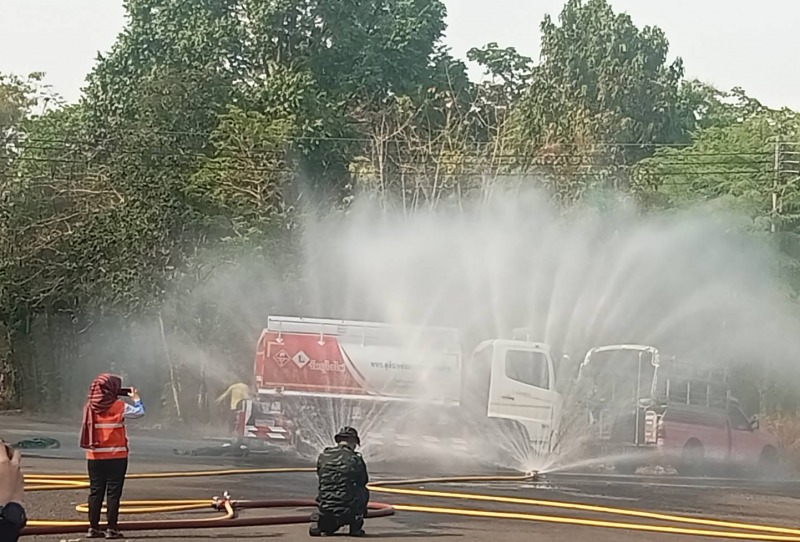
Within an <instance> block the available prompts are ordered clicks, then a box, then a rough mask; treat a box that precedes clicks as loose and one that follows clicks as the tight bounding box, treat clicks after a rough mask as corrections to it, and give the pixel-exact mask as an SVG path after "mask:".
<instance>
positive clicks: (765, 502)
mask: <svg viewBox="0 0 800 542" xmlns="http://www.w3.org/2000/svg"><path fill="white" fill-rule="evenodd" d="M40 435H41V436H51V437H54V438H57V439H59V440H61V441H62V443H63V447H62V448H60V449H58V450H46V451H41V452H39V451H37V452H35V453H33V454H29V455H27V456H26V458H25V460H24V463H25V470H26V472H30V473H38V474H42V473H82V472H83V471H84V469H85V464H84V462H83V460H82V458H81V451H80V450H79V449H78V448H77V446H76V445H75V444H74V443H75V442H76V440H77V435H76V432H75V431H73V430H71V428H64V427H54V426H52V425H48V424H31V423H29V422H24V421H21V420H19V419H3V418H0V436H2V437H3V438H5V439H6V440H9V441H16V440H19V439H20V438H25V437H32V436H40ZM131 440H132V445H133V450H134V451H133V452H132V455H131V467H130V471H131V472H153V471H185V470H210V469H219V468H230V467H248V466H255V465H253V464H252V463H253V462H252V461H250V462H249V464H243V463H242V462H237V461H235V460H222V459H214V458H191V457H179V456H175V455H174V454H172V449H173V448H190V447H192V446H194V445H207V444H208V443H207V442H203V440H202V439H188V438H185V439H180V440H179V439H174V438H164V437H163V436H148V435H144V434H138V435H132V436H131ZM260 463H261V464H259V465H257V466H259V467H269V466H287V465H290V464H294V465H295V466H297V465H296V462H292V460H291V459H287V458H281V457H278V456H275V457H266V458H262V459H261V461H260ZM424 470H425V469H422V471H420V470H416V471H415V472H406V473H403V472H401V470H400V469H399V468H393V467H392V466H387V465H371V471H372V472H371V475H372V477H373V479H374V480H380V479H395V478H398V477H414V478H417V477H420V476H435V475H452V474H456V473H453V472H447V473H445V472H433V471H428V472H424ZM459 474H464V473H459ZM469 474H472V473H469ZM315 484H316V480H315V478H314V476H313V474H307V473H294V474H264V475H252V474H251V475H243V476H242V475H239V476H228V477H207V478H177V479H164V480H129V481H128V482H127V484H126V489H125V496H124V498H125V499H126V500H139V499H142V500H144V499H205V498H210V497H212V496H214V495H220V494H222V493H223V492H224V491H228V492H230V494H231V496H232V497H233V498H238V499H277V498H313V496H314V490H315ZM409 488H418V489H424V490H427V491H446V492H464V493H481V494H487V495H497V496H509V497H514V498H518V499H539V500H547V501H559V502H567V503H570V502H572V503H583V504H593V505H600V506H606V507H619V508H628V509H634V510H646V511H656V512H663V513H669V514H678V515H686V516H694V517H705V518H716V519H721V520H726V521H736V522H752V523H757V524H765V525H779V526H784V527H797V528H800V520H798V517H797V509H798V504H799V503H800V501H798V498H800V484H798V483H795V482H787V481H783V482H781V483H778V484H769V485H768V484H763V483H762V484H754V483H751V482H744V481H730V480H687V479H674V478H664V477H659V478H641V477H639V478H637V477H608V476H587V475H576V474H570V475H553V476H550V477H546V479H545V480H543V481H541V482H538V483H529V482H528V483H519V482H514V483H461V484H447V485H430V484H426V485H422V486H420V485H417V486H409ZM372 496H373V500H376V501H382V502H389V503H393V504H396V505H411V506H416V507H419V506H425V507H435V508H461V509H465V508H468V509H474V510H488V511H502V512H510V513H520V514H537V515H543V516H544V515H547V516H562V517H571V518H579V519H594V520H605V521H617V522H619V521H624V522H636V523H648V522H649V523H650V524H658V525H667V523H665V522H661V521H654V520H646V519H642V518H630V517H628V518H626V517H620V516H608V515H606V514H601V513H598V512H596V511H580V510H569V509H554V508H551V507H546V506H541V505H539V506H533V505H531V504H524V505H523V504H514V503H498V502H486V501H474V500H466V499H456V500H454V499H444V498H433V497H417V496H408V495H393V494H392V495H390V494H380V493H373V495H372ZM85 498H86V490H66V491H44V492H31V493H29V494H28V496H27V507H28V509H29V514H30V516H31V517H32V518H36V519H72V520H76V519H82V518H81V515H80V514H78V513H77V512H75V506H76V505H77V504H79V503H82V502H84V501H85ZM245 513H246V514H250V513H251V512H249V511H248V512H245ZM252 513H254V514H255V513H261V512H256V511H253V512H252ZM272 513H275V512H272ZM197 514H199V515H207V514H206V513H205V512H199V513H183V514H177V515H176V514H172V515H170V516H164V515H161V516H158V515H156V516H153V518H157V517H170V518H174V517H192V516H193V515H197ZM146 518H149V516H137V517H136V519H146ZM670 525H674V524H670ZM682 527H689V528H692V527H693V526H690V525H688V526H687V525H682ZM694 528H700V529H711V528H712V527H707V526H694ZM366 529H367V532H368V534H369V537H371V538H386V539H395V538H396V539H407V538H421V539H427V538H452V539H457V540H458V541H459V542H461V541H463V542H471V541H482V542H484V541H485V542H497V541H499V540H501V539H502V541H503V542H515V541H517V540H519V541H520V542H522V541H523V540H524V541H525V542H530V541H531V540H548V541H554V542H559V541H562V540H563V541H565V542H566V541H568V540H569V541H575V540H577V541H582V540H587V541H589V540H591V541H592V542H617V541H620V542H625V541H633V540H636V541H641V540H648V541H650V540H652V541H656V542H657V541H661V540H664V541H666V540H711V538H708V537H694V536H686V535H676V534H656V533H648V532H644V533H643V532H636V531H630V530H620V529H611V528H602V527H588V526H578V525H567V524H556V523H551V522H545V521H529V520H522V519H495V518H482V517H466V516H463V515H452V514H443V513H430V512H424V513H423V512H410V511H403V510H401V511H398V513H397V514H396V515H395V516H393V517H391V518H385V519H376V520H369V521H368V523H367V525H366ZM129 534H130V537H129V540H159V541H179V540H181V541H182V540H218V541H234V540H267V539H273V538H275V539H280V540H294V539H303V540H307V539H308V535H307V526H306V525H292V526H279V527H258V528H245V529H236V530H218V529H208V530H205V529H204V530H193V531H165V532H139V533H136V532H131V533H129ZM80 539H81V537H80V536H77V535H61V536H49V537H30V538H29V540H42V541H44V540H50V541H62V540H63V541H69V540H80ZM720 539H721V538H714V540H720ZM751 539H753V540H758V539H759V538H758V536H757V535H753V537H752V538H751ZM798 540H800V538H798Z"/></svg>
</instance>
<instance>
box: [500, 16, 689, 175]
mask: <svg viewBox="0 0 800 542" xmlns="http://www.w3.org/2000/svg"><path fill="white" fill-rule="evenodd" d="M541 30H542V34H543V37H542V52H541V58H542V61H541V63H540V64H539V65H538V66H536V67H535V69H534V70H533V75H532V78H531V84H530V85H529V87H528V89H527V91H526V94H525V96H524V97H523V98H522V100H521V101H520V103H519V104H518V106H517V110H516V112H515V117H514V122H515V125H516V126H515V128H516V130H517V138H518V139H519V140H520V145H523V146H524V145H528V142H529V141H531V142H533V143H534V145H535V146H541V145H548V144H562V145H563V144H567V145H574V146H576V148H579V149H585V150H589V151H591V150H592V147H593V146H601V147H602V146H603V145H604V144H635V146H632V147H627V148H625V149H624V151H620V152H615V151H617V150H618V149H619V148H600V149H596V150H597V152H598V153H599V154H600V156H599V157H598V159H599V160H601V161H602V160H611V161H612V162H619V161H620V160H628V161H629V160H635V159H637V158H638V157H641V156H643V155H646V154H648V153H649V152H650V147H648V145H650V144H654V143H672V142H676V141H677V142H680V141H685V140H686V137H687V135H688V134H687V133H686V128H687V126H686V119H687V116H686V112H685V111H682V110H681V108H680V107H679V105H680V104H679V102H678V94H679V86H680V81H681V77H682V76H683V64H682V62H681V60H680V59H677V60H675V61H674V62H673V63H671V64H667V54H668V47H669V46H668V43H667V39H666V36H665V35H664V33H663V32H662V31H661V30H660V29H659V28H656V27H644V28H643V29H641V30H640V29H639V28H637V27H636V26H635V25H634V24H633V21H632V20H631V18H630V17H629V16H628V15H627V14H617V13H614V11H613V10H612V9H611V6H610V5H609V3H608V2H607V1H606V0H587V1H586V2H584V1H583V0H568V2H567V4H566V5H565V6H564V9H563V10H562V12H561V14H560V16H559V21H558V24H557V23H555V22H553V21H552V20H551V19H550V17H549V16H548V17H546V18H545V20H544V22H543V23H542V25H541ZM640 145H641V147H639V146H640Z"/></svg>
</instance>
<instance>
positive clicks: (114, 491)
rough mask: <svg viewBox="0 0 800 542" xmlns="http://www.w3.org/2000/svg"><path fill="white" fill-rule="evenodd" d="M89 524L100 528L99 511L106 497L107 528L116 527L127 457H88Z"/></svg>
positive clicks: (126, 470) (93, 527)
mask: <svg viewBox="0 0 800 542" xmlns="http://www.w3.org/2000/svg"><path fill="white" fill-rule="evenodd" d="M88 463H89V525H90V526H91V527H92V529H100V513H101V512H102V510H103V498H104V497H107V498H106V517H107V518H108V528H109V529H116V528H117V524H118V521H119V501H120V499H121V498H122V486H123V485H124V484H125V474H127V472H128V459H127V458H125V459H89V461H88Z"/></svg>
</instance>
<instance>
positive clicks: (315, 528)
mask: <svg viewBox="0 0 800 542" xmlns="http://www.w3.org/2000/svg"><path fill="white" fill-rule="evenodd" d="M368 503H369V490H368V489H367V488H360V489H359V490H358V497H357V499H356V502H355V503H354V505H353V507H352V508H351V509H350V510H348V511H347V512H345V513H343V514H334V513H331V512H328V511H326V510H320V509H319V508H318V509H317V511H316V512H314V513H312V514H311V526H310V527H309V532H310V533H312V534H320V533H325V534H333V533H335V532H336V531H338V530H339V529H341V528H342V527H344V526H345V525H349V526H350V532H356V531H360V530H361V529H362V528H363V527H364V517H366V515H367V504H368Z"/></svg>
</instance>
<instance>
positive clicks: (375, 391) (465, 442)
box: [237, 316, 562, 465]
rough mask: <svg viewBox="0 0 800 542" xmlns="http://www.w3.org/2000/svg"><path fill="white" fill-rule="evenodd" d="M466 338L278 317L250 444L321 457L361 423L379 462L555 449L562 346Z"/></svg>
mask: <svg viewBox="0 0 800 542" xmlns="http://www.w3.org/2000/svg"><path fill="white" fill-rule="evenodd" d="M466 342H467V341H465V340H464V338H463V336H462V332H461V331H460V330H458V329H454V328H442V327H428V326H405V325H393V324H386V323H376V322H361V321H347V320H333V319H320V318H299V317H284V316H270V317H269V318H268V320H267V327H266V328H265V329H264V330H263V331H262V333H261V335H260V337H259V339H258V345H257V348H256V355H255V364H254V380H255V383H256V385H257V387H258V392H257V396H256V397H255V398H254V399H253V400H248V401H245V402H243V404H242V405H241V408H240V412H239V417H238V425H237V433H238V437H239V438H241V439H243V440H244V441H246V442H247V444H248V445H249V446H250V447H251V448H252V447H258V446H259V445H260V446H264V445H268V446H276V447H279V448H285V449H291V450H293V451H295V452H298V453H300V454H301V455H303V456H311V455H313V454H314V453H316V452H317V451H318V450H319V449H320V448H321V447H322V446H324V445H327V444H328V443H329V440H330V438H331V434H332V431H334V430H335V429H336V428H338V427H339V426H341V425H353V426H356V427H357V428H358V429H359V431H360V432H361V433H362V435H363V437H362V447H363V450H364V453H365V455H368V456H372V457H375V456H376V455H380V454H381V450H383V451H386V450H393V451H395V452H400V453H402V454H405V453H406V451H410V450H411V449H413V450H416V451H418V450H419V449H420V448H426V447H435V448H445V449H446V450H448V451H450V452H455V453H462V454H466V455H471V454H476V453H481V454H490V455H492V454H493V456H494V457H496V458H499V459H498V460H499V461H500V463H501V464H509V465H510V464H518V463H520V462H525V461H526V460H527V459H528V458H530V457H532V456H537V455H542V454H548V453H551V452H552V451H553V443H554V440H555V437H554V436H555V435H556V434H557V431H558V424H559V416H560V413H561V408H562V397H561V395H560V393H558V392H557V391H556V375H557V373H558V371H557V368H558V367H557V365H558V362H557V361H556V360H555V359H554V355H553V354H552V351H551V348H550V347H549V346H548V345H546V344H542V343H538V342H532V341H529V340H527V338H525V339H523V340H517V339H486V340H480V341H477V340H474V339H473V341H472V344H476V345H477V346H475V347H474V348H472V349H470V350H468V351H466V352H465V346H464V345H465V343H466ZM558 361H559V362H560V358H559V360H558Z"/></svg>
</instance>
